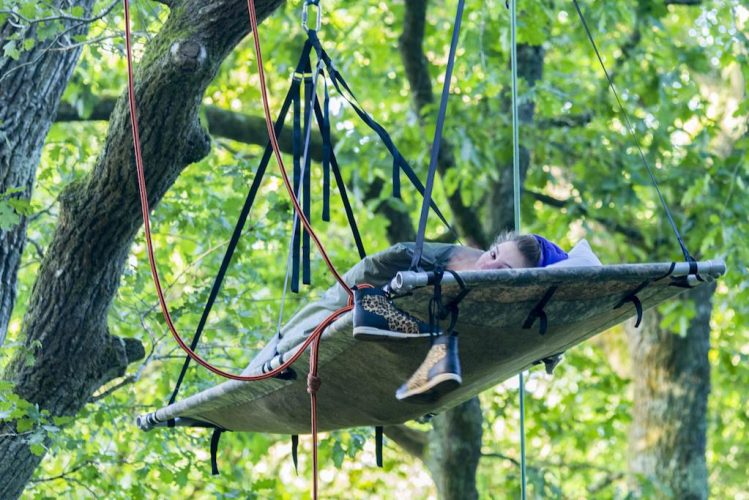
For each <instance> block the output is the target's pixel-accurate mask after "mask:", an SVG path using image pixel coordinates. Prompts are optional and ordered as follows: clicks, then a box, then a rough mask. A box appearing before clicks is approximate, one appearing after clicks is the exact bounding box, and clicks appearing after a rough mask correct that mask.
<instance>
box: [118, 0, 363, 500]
mask: <svg viewBox="0 0 749 500" xmlns="http://www.w3.org/2000/svg"><path fill="white" fill-rule="evenodd" d="M123 5H124V8H125V45H126V49H127V76H128V102H129V108H130V124H131V128H132V133H133V150H134V153H135V165H136V171H137V179H138V188H139V192H140V202H141V212H142V216H143V228H144V233H145V239H146V247H147V253H148V262H149V265H150V268H151V276H152V277H153V281H154V285H155V287H156V292H157V295H158V298H159V305H160V306H161V311H162V313H163V315H164V319H165V320H166V323H167V326H168V327H169V331H170V332H171V334H172V336H173V337H174V339H175V340H176V341H177V343H178V344H179V346H180V348H182V350H184V351H185V352H186V353H187V354H188V355H189V356H190V357H191V358H192V359H194V360H195V361H196V362H197V363H198V364H200V365H201V366H203V367H204V368H206V369H208V370H210V371H211V372H213V373H215V374H217V375H220V376H222V377H225V378H228V379H232V380H239V381H248V382H249V381H255V380H264V379H268V378H271V377H274V376H276V375H278V374H279V373H281V372H282V371H284V370H286V369H287V368H288V367H289V366H291V365H292V364H293V363H294V362H296V360H297V359H299V357H300V356H301V355H302V354H303V353H304V351H305V350H306V348H307V347H309V346H310V345H312V349H311V353H310V373H309V377H308V381H307V390H308V392H309V393H310V404H311V413H312V418H311V420H312V422H311V426H312V439H313V468H314V480H313V496H314V498H317V476H318V474H317V390H318V389H319V386H320V379H319V378H318V376H317V364H318V359H319V347H320V339H321V336H322V332H323V331H324V330H325V328H327V327H328V326H329V325H330V324H331V323H333V321H335V320H336V319H338V318H339V317H340V316H341V315H342V314H344V313H346V312H348V311H351V310H352V309H353V307H354V306H353V292H352V291H351V289H350V288H349V287H348V286H347V285H346V282H345V281H344V280H343V278H342V276H341V275H340V273H338V271H337V270H336V268H335V266H333V263H332V262H331V261H330V258H329V257H328V255H327V253H326V251H325V248H324V247H323V245H322V243H321V242H320V239H319V238H318V237H317V235H316V234H315V232H314V231H313V229H312V226H311V224H310V222H309V220H307V218H306V217H305V215H304V213H303V211H302V208H301V207H300V205H299V200H298V199H297V197H296V195H295V193H294V190H293V188H292V187H291V183H290V182H289V177H288V175H287V173H286V168H285V166H284V163H283V159H282V157H281V150H280V147H279V145H278V138H277V137H276V133H275V129H274V127H273V120H272V118H271V113H270V106H269V104H268V93H267V89H266V85H265V72H264V71H263V61H262V52H261V49H260V40H259V37H258V35H257V15H256V12H255V5H254V3H253V0H247V7H248V11H249V16H250V27H251V30H252V34H253V40H254V45H255V52H256V54H257V67H258V74H259V77H260V89H261V93H262V98H263V109H264V112H265V120H266V125H267V127H268V137H269V139H270V142H271V145H272V147H273V152H274V153H275V156H276V160H277V161H278V167H279V170H280V173H281V177H282V178H283V181H284V185H285V186H286V190H287V191H288V193H289V197H290V198H291V201H292V203H293V205H294V210H296V212H297V214H298V216H299V219H300V220H301V222H302V224H303V225H304V228H305V230H306V231H307V232H308V233H309V235H310V237H311V238H312V240H313V241H314V242H315V245H316V246H317V248H318V250H319V251H320V254H321V256H322V258H323V260H324V261H325V263H326V265H327V266H328V269H329V270H330V272H331V273H332V274H333V275H334V276H335V278H336V281H338V283H339V284H340V285H341V286H342V287H343V289H344V290H345V291H346V293H347V294H348V297H349V300H348V304H347V305H346V306H345V307H342V308H340V309H338V310H336V311H334V312H333V313H331V314H330V315H329V316H328V317H327V318H325V320H324V321H323V322H322V323H320V324H319V325H318V326H317V328H315V330H314V331H313V332H312V333H311V334H310V335H309V337H308V338H307V340H305V342H304V343H303V344H302V347H301V348H300V349H299V350H298V351H297V352H296V353H295V354H294V355H293V356H292V357H291V358H290V359H289V360H288V361H286V362H285V363H282V364H281V365H280V366H279V367H278V368H276V369H274V370H271V371H270V372H268V373H264V374H261V375H236V374H233V373H229V372H226V371H224V370H221V369H220V368H218V367H216V366H214V365H212V364H210V363H209V362H208V361H206V360H204V359H203V358H202V357H200V356H199V355H198V354H197V353H196V352H194V351H193V350H192V349H190V347H189V346H188V345H187V344H186V343H185V342H184V340H183V339H182V337H181V336H180V334H179V332H178V331H177V329H176V327H175V325H174V322H173V321H172V317H171V314H170V312H169V307H168V305H167V303H166V298H165V296H164V291H163V288H162V286H161V280H160V278H159V272H158V269H157V266H156V258H155V256H154V250H153V241H152V237H151V224H150V217H149V212H150V209H149V204H148V193H147V189H146V179H145V169H144V166H143V155H142V150H141V142H140V134H139V130H138V120H137V116H136V103H135V83H134V77H133V61H132V59H133V57H132V43H131V33H130V9H129V5H128V0H123Z"/></svg>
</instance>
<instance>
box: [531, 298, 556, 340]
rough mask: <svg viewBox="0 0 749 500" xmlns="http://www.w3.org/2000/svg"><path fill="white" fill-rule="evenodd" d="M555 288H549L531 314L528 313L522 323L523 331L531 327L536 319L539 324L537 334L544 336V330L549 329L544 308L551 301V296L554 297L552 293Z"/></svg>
mask: <svg viewBox="0 0 749 500" xmlns="http://www.w3.org/2000/svg"><path fill="white" fill-rule="evenodd" d="M557 288H558V287H557V286H552V287H551V288H549V289H548V290H547V291H546V293H545V294H544V296H543V297H542V298H541V300H539V301H538V304H536V305H535V307H534V308H533V309H531V312H529V313H528V317H527V318H526V319H525V322H524V323H523V328H524V329H526V330H527V329H529V328H530V327H531V326H533V323H534V322H535V321H536V318H538V321H539V324H538V333H539V334H541V335H545V334H546V330H547V329H548V328H549V320H548V317H547V316H546V312H544V307H546V304H548V303H549V301H550V300H551V297H552V295H554V292H556V291H557Z"/></svg>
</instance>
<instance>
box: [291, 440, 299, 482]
mask: <svg viewBox="0 0 749 500" xmlns="http://www.w3.org/2000/svg"><path fill="white" fill-rule="evenodd" d="M291 461H292V462H293V463H294V472H296V474H297V476H298V475H299V434H292V435H291Z"/></svg>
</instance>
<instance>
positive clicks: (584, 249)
mask: <svg viewBox="0 0 749 500" xmlns="http://www.w3.org/2000/svg"><path fill="white" fill-rule="evenodd" d="M567 254H568V255H569V258H568V259H565V260H562V261H559V262H557V263H555V264H551V265H550V266H547V267H585V266H602V265H603V264H601V261H600V260H598V257H596V254H594V253H593V250H591V248H590V244H589V243H588V241H587V240H580V241H579V242H578V243H577V245H575V247H574V248H573V249H572V250H570V251H569V252H567Z"/></svg>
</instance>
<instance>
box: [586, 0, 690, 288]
mask: <svg viewBox="0 0 749 500" xmlns="http://www.w3.org/2000/svg"><path fill="white" fill-rule="evenodd" d="M572 3H573V4H574V5H575V10H576V11H577V16H578V17H579V18H580V22H581V23H582V25H583V28H584V29H585V34H586V35H588V40H589V41H590V44H591V45H592V46H593V50H594V51H595V53H596V57H597V58H598V62H599V63H600V65H601V69H603V73H604V74H605V75H606V80H608V82H609V88H611V92H612V93H613V94H614V97H615V98H616V102H617V104H618V105H619V109H620V110H621V112H622V115H623V116H624V121H625V122H626V124H627V130H628V131H629V138H630V140H631V141H632V144H633V145H634V146H635V147H636V148H637V151H638V152H639V153H640V159H641V160H642V163H643V165H645V168H646V169H647V171H648V175H649V176H650V181H651V182H652V183H653V186H654V187H655V190H656V192H657V193H658V198H659V199H660V201H661V205H662V206H663V210H664V211H665V212H666V218H668V222H669V224H670V225H671V229H673V231H674V234H675V235H676V240H677V241H678V242H679V246H680V247H681V252H682V254H684V260H685V261H687V262H689V263H690V265H691V264H692V263H694V268H693V269H694V272H692V271H691V269H692V267H690V274H696V272H697V266H696V262H695V260H694V258H693V257H692V255H691V254H690V253H689V250H687V246H686V245H685V244H684V240H682V238H681V234H680V233H679V229H678V228H677V227H676V223H675V222H674V219H673V217H672V216H671V210H669V208H668V205H667V204H666V200H665V198H664V197H663V194H662V193H661V190H660V188H659V187H658V182H657V181H656V179H655V174H653V169H652V168H650V164H649V163H648V160H647V158H646V157H645V153H644V152H643V151H642V147H640V142H639V141H638V140H637V137H636V135H635V129H634V127H633V126H632V122H631V120H630V119H629V114H628V113H627V110H626V109H625V108H624V105H623V104H622V101H621V99H619V93H618V92H617V91H616V86H615V85H614V80H613V79H612V78H611V75H610V74H609V72H608V70H607V69H606V65H605V64H603V58H602V57H601V53H600V52H599V51H598V45H596V42H595V40H594V39H593V34H592V33H591V31H590V28H589V27H588V23H587V21H586V20H585V16H583V12H582V10H581V9H580V5H579V4H578V3H577V0H572Z"/></svg>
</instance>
